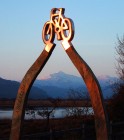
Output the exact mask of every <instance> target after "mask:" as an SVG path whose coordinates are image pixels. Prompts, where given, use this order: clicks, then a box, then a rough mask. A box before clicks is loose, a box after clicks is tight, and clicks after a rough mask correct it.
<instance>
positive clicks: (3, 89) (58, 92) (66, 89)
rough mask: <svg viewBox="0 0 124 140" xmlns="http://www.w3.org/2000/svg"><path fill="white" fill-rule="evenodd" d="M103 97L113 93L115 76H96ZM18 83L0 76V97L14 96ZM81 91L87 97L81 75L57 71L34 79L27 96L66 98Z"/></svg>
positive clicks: (34, 97) (108, 96) (35, 97)
mask: <svg viewBox="0 0 124 140" xmlns="http://www.w3.org/2000/svg"><path fill="white" fill-rule="evenodd" d="M97 79H98V81H99V83H100V86H101V89H102V93H103V97H104V98H110V97H111V96H112V95H113V94H114V93H113V90H112V87H113V83H114V82H115V81H117V78H116V77H111V76H99V77H97ZM19 85H20V83H19V82H16V81H11V80H5V79H2V78H0V98H15V97H16V94H17V91H18V88H19ZM71 90H72V91H74V92H81V93H83V96H84V97H87V94H86V93H87V88H86V85H85V83H84V81H83V80H82V78H81V77H78V76H74V75H70V74H66V73H64V72H61V71H60V72H58V73H54V74H51V75H50V76H49V77H47V78H46V79H41V80H35V82H34V84H33V87H32V88H31V91H30V94H29V98H33V99H46V98H48V97H52V98H64V99H65V98H68V97H69V93H70V92H71Z"/></svg>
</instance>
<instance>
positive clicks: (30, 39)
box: [0, 0, 124, 80]
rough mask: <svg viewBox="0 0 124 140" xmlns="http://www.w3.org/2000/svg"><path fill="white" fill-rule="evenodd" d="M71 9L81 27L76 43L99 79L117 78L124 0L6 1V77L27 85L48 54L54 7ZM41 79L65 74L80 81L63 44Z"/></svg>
mask: <svg viewBox="0 0 124 140" xmlns="http://www.w3.org/2000/svg"><path fill="white" fill-rule="evenodd" d="M55 7H56V8H65V16H66V17H68V18H71V19H72V20H73V22H74V26H75V36H74V39H73V41H72V43H73V45H74V47H75V49H76V50H77V52H78V53H79V54H80V56H81V57H82V58H83V59H84V60H85V61H86V62H87V63H88V65H89V66H90V67H91V69H92V70H93V72H94V73H95V75H96V76H99V75H111V76H116V73H115V63H116V60H115V58H116V52H115V47H116V45H117V36H118V37H120V38H122V36H123V34H124V0H80V1H79V0H78V1H76V0H21V1H17V0H11V1H10V0H1V1H0V77H2V78H6V79H12V80H21V79H22V78H23V77H24V75H25V73H26V71H27V70H28V69H29V68H30V66H31V65H32V64H33V62H34V61H35V60H36V59H37V57H38V56H39V55H40V53H41V52H42V50H43V49H44V44H43V41H42V38H41V32H42V28H43V25H44V23H45V22H46V21H48V20H50V11H51V9H52V8H55ZM55 42H56V44H57V45H56V48H55V50H54V52H53V54H52V56H51V57H50V59H49V61H48V63H47V64H46V66H45V67H44V69H43V71H42V72H41V74H40V75H39V76H38V79H41V78H45V77H47V76H48V75H49V74H51V73H55V72H58V71H63V72H66V73H68V74H73V75H77V76H79V74H78V72H77V70H76V69H75V67H74V66H73V64H72V63H71V61H70V60H69V58H68V56H67V55H66V53H65V51H64V49H63V48H62V45H61V43H60V42H58V41H55Z"/></svg>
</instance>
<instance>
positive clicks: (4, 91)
mask: <svg viewBox="0 0 124 140" xmlns="http://www.w3.org/2000/svg"><path fill="white" fill-rule="evenodd" d="M19 85H20V83H19V82H16V81H11V80H5V79H2V78H0V98H8V99H13V98H16V95H17V91H18V88H19ZM47 97H48V96H47V93H46V92H45V91H43V90H42V89H40V88H38V87H34V86H33V87H32V88H31V91H30V94H29V98H30V99H39V98H41V99H46V98H47Z"/></svg>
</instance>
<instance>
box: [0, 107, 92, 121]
mask: <svg viewBox="0 0 124 140" xmlns="http://www.w3.org/2000/svg"><path fill="white" fill-rule="evenodd" d="M78 109H83V111H84V112H83V114H86V111H85V109H88V114H93V109H92V108H91V107H89V108H85V109H84V108H82V107H80V108H78ZM38 110H39V111H40V112H41V113H42V115H38V113H37V111H38ZM50 110H51V108H49V109H48V110H43V109H42V108H40V109H39V108H37V109H35V110H34V112H33V113H31V111H28V114H27V112H26V113H25V119H43V118H46V117H45V113H46V112H48V111H50ZM73 110H77V109H76V108H73V109H72V108H69V107H68V108H56V109H55V110H54V111H53V112H52V113H51V115H50V118H64V117H66V116H67V115H71V114H72V112H73ZM12 113H13V110H10V109H8V110H7V109H6V110H0V119H12ZM46 114H47V113H46Z"/></svg>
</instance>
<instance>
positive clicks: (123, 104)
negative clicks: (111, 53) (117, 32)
mask: <svg viewBox="0 0 124 140" xmlns="http://www.w3.org/2000/svg"><path fill="white" fill-rule="evenodd" d="M115 49H116V53H117V58H116V61H117V65H116V72H117V74H118V77H119V80H118V81H117V82H116V83H115V86H114V88H113V90H114V93H115V94H114V95H113V97H112V99H111V101H110V106H109V107H108V108H109V113H110V119H111V120H113V121H123V119H124V36H123V38H122V39H119V38H118V44H117V46H116V48H115Z"/></svg>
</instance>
